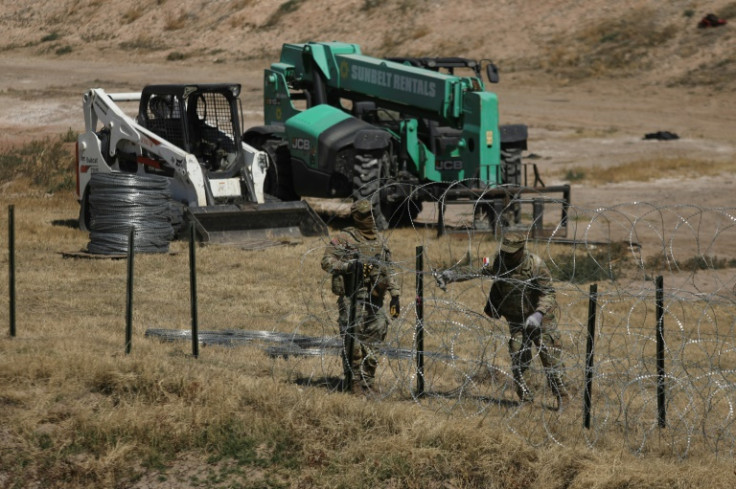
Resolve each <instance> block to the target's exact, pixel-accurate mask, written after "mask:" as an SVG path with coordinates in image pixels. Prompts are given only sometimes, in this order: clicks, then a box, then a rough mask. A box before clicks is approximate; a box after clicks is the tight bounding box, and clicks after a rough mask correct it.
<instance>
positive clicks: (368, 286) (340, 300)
mask: <svg viewBox="0 0 736 489" xmlns="http://www.w3.org/2000/svg"><path fill="white" fill-rule="evenodd" d="M351 215H352V218H353V222H354V223H355V226H354V227H349V228H345V229H344V230H343V231H342V232H341V233H339V234H337V235H335V236H334V237H333V238H332V239H331V240H330V244H329V246H328V247H327V249H326V250H325V253H324V256H323V257H322V269H323V270H324V271H326V272H328V273H330V274H332V292H333V293H334V294H335V295H337V308H338V325H339V328H340V335H341V336H342V338H343V344H344V351H343V369H344V374H345V378H346V379H351V380H352V382H351V385H346V386H345V387H346V388H349V389H350V390H351V391H352V392H353V393H369V392H373V391H374V390H375V385H374V383H375V376H376V367H377V366H378V356H377V347H378V345H379V344H380V342H382V341H383V340H384V338H385V337H386V333H387V332H388V325H389V322H390V320H389V319H388V316H387V315H386V311H385V309H384V308H383V301H384V297H385V295H386V293H387V292H388V293H389V294H390V296H391V302H390V314H391V317H393V318H396V317H398V316H399V313H400V305H399V292H400V291H399V287H398V285H397V284H396V281H395V277H394V270H393V266H392V263H391V252H390V250H389V249H388V247H387V246H386V245H385V243H383V241H382V240H380V239H379V237H378V233H377V230H376V224H375V221H374V220H373V214H372V208H371V204H370V202H369V201H367V200H359V201H357V202H355V203H354V204H353V205H352V207H351ZM356 262H358V263H360V264H361V265H362V267H361V268H360V269H359V270H356V268H355V264H356ZM351 272H355V273H356V274H357V277H352V275H351ZM353 279H354V282H353ZM350 284H354V286H355V291H354V294H353V296H352V299H354V301H355V306H354V312H353V313H354V315H355V318H354V320H353V321H352V324H350V323H351V321H350V312H351V310H352V307H351V306H352V304H351V296H349V295H348V294H349V293H350V291H349V290H348V289H349V286H350ZM349 326H352V328H353V334H352V335H347V334H346V333H347V332H348V327H349Z"/></svg>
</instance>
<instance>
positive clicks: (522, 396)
mask: <svg viewBox="0 0 736 489" xmlns="http://www.w3.org/2000/svg"><path fill="white" fill-rule="evenodd" d="M511 371H512V373H513V374H514V381H515V384H516V394H517V395H518V396H519V400H520V401H521V402H523V403H526V402H532V401H534V394H533V393H532V391H531V389H529V386H527V385H526V381H525V380H524V374H522V373H521V369H520V368H518V367H512V368H511Z"/></svg>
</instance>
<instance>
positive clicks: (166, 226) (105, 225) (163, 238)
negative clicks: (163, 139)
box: [87, 172, 176, 254]
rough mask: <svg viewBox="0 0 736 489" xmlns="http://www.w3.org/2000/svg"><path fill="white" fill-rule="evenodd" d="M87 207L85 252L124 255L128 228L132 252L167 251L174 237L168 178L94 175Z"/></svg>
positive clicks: (132, 175)
mask: <svg viewBox="0 0 736 489" xmlns="http://www.w3.org/2000/svg"><path fill="white" fill-rule="evenodd" d="M89 206H90V241H89V243H88V245H87V251H88V252H89V253H95V254H118V253H126V252H127V251H128V241H129V234H130V230H131V228H133V229H134V249H135V251H136V252H142V253H166V252H168V250H169V244H170V242H171V240H172V239H173V238H174V229H173V227H172V215H173V211H175V210H176V209H175V207H174V206H173V205H172V199H171V191H170V183H169V179H168V178H165V177H160V176H156V175H135V174H130V173H119V172H116V173H94V174H93V175H92V178H91V180H90V196H89Z"/></svg>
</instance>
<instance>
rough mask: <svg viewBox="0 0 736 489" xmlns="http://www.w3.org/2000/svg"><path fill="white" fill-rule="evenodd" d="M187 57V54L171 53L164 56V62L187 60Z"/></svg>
mask: <svg viewBox="0 0 736 489" xmlns="http://www.w3.org/2000/svg"><path fill="white" fill-rule="evenodd" d="M188 57H189V55H188V54H185V53H182V52H179V51H172V52H170V53H169V54H168V55H167V56H166V61H181V60H183V59H187V58H188Z"/></svg>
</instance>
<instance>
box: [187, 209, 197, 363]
mask: <svg viewBox="0 0 736 489" xmlns="http://www.w3.org/2000/svg"><path fill="white" fill-rule="evenodd" d="M196 243H197V231H196V229H195V227H194V223H192V224H191V226H190V228H189V294H190V303H191V315H192V355H194V358H198V357H199V331H198V329H199V326H198V324H197V259H196V252H195V248H196Z"/></svg>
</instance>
